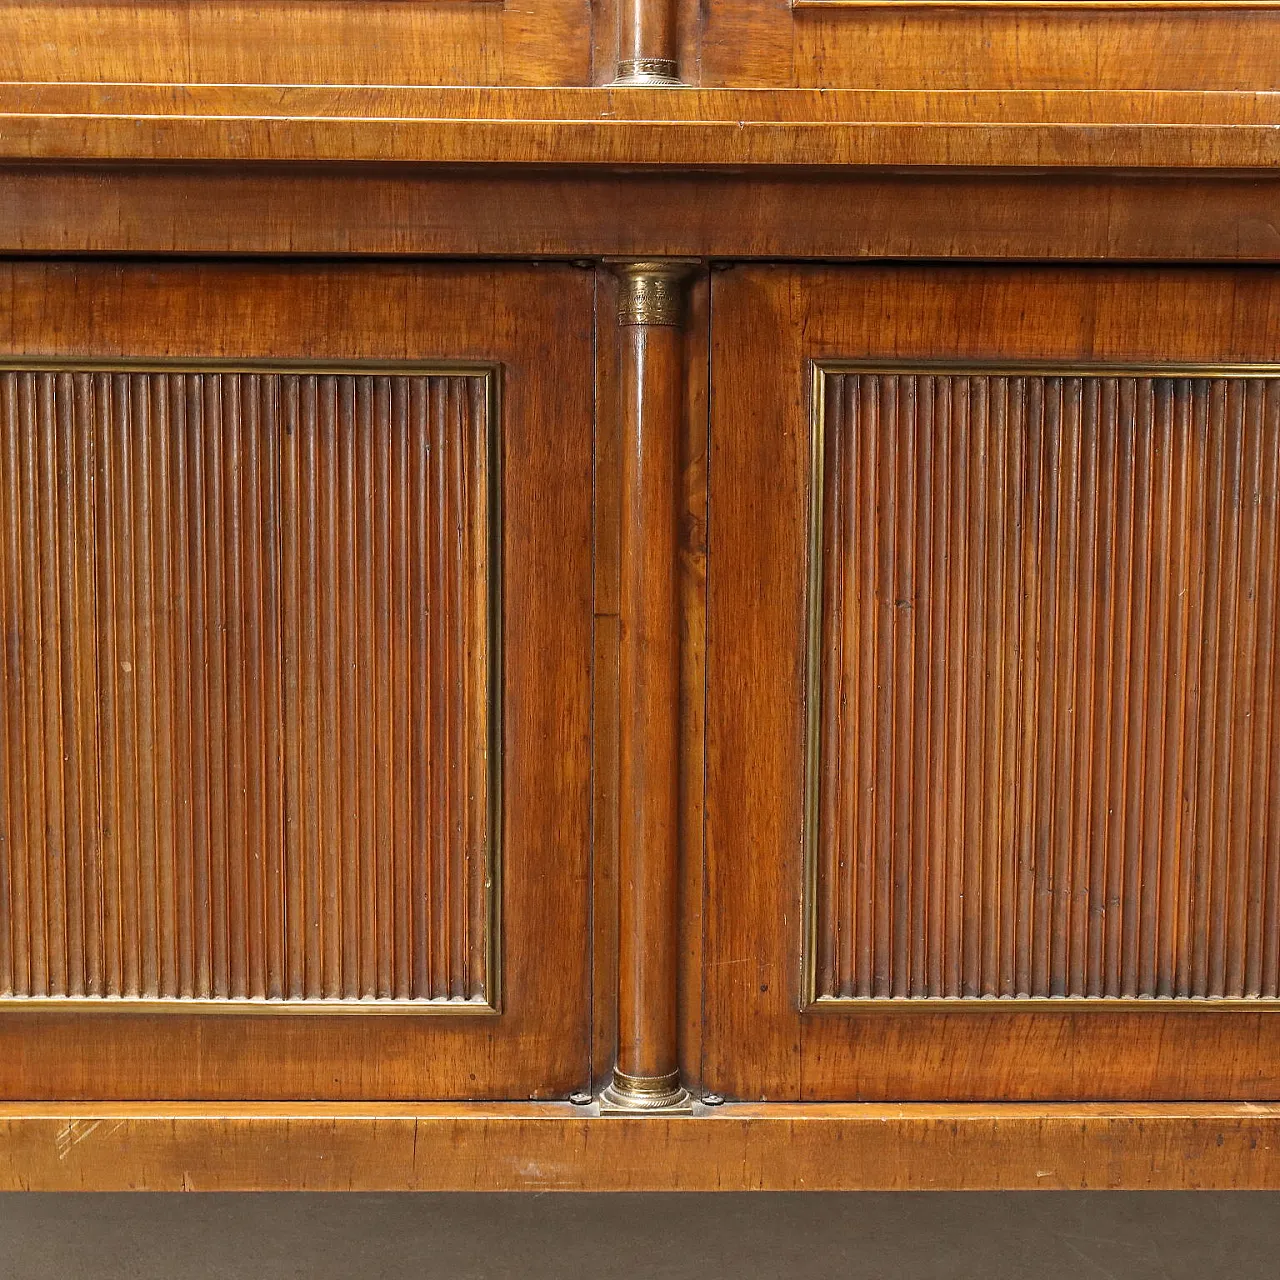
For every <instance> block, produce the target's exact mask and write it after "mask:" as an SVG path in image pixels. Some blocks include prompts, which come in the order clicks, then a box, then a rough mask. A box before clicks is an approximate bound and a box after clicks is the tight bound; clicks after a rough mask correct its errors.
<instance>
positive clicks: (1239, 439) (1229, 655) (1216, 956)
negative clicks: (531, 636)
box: [1208, 378, 1244, 996]
mask: <svg viewBox="0 0 1280 1280" xmlns="http://www.w3.org/2000/svg"><path fill="white" fill-rule="evenodd" d="M1243 396H1244V385H1243V384H1242V383H1241V382H1240V381H1239V380H1238V379H1234V378H1233V379H1231V380H1230V381H1229V382H1228V384H1227V397H1226V406H1225V411H1224V420H1223V423H1222V427H1223V430H1224V434H1225V435H1226V445H1225V448H1226V455H1227V459H1228V463H1227V467H1226V470H1225V474H1224V476H1223V523H1224V526H1225V527H1224V529H1223V545H1222V559H1223V573H1222V579H1221V581H1222V595H1221V597H1220V599H1219V602H1218V605H1219V617H1220V619H1221V621H1220V623H1219V627H1220V630H1219V645H1218V649H1217V655H1216V658H1217V676H1216V679H1217V686H1218V699H1217V705H1216V708H1215V710H1216V724H1215V730H1214V736H1215V742H1216V746H1217V751H1216V753H1215V754H1214V757H1213V760H1214V769H1213V791H1212V795H1213V824H1212V828H1211V830H1212V840H1213V860H1212V870H1211V874H1210V914H1209V987H1208V992H1209V994H1210V995H1211V996H1222V995H1225V994H1226V977H1227V946H1228V930H1229V921H1230V911H1231V896H1232V895H1231V883H1230V882H1231V873H1232V863H1233V858H1232V848H1231V837H1232V832H1231V829H1230V825H1229V819H1230V812H1229V810H1230V804H1231V791H1232V776H1233V773H1234V770H1233V767H1232V766H1233V764H1234V761H1233V759H1232V754H1233V748H1234V745H1235V744H1234V733H1233V728H1234V721H1235V700H1236V690H1235V688H1234V687H1233V685H1232V676H1233V674H1234V669H1235V654H1236V637H1237V633H1238V630H1239V608H1240V551H1241V548H1240V540H1241V539H1240V534H1241V529H1240V515H1241V497H1242V492H1241V491H1242V479H1243V467H1244V457H1243V451H1244V440H1243V425H1244V412H1243V405H1242V404H1241V400H1242V399H1243Z"/></svg>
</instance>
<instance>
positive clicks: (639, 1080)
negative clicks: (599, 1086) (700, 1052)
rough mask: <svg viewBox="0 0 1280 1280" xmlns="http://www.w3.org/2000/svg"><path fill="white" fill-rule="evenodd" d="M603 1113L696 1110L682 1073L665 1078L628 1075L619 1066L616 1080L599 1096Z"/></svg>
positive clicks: (668, 1113) (675, 1073)
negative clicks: (682, 1080)
mask: <svg viewBox="0 0 1280 1280" xmlns="http://www.w3.org/2000/svg"><path fill="white" fill-rule="evenodd" d="M600 1110H601V1111H602V1112H608V1111H612V1112H622V1111H625V1112H630V1113H631V1114H633V1115H634V1114H635V1113H636V1112H654V1111H661V1112H664V1113H666V1114H667V1115H670V1114H671V1113H672V1112H676V1113H681V1112H683V1113H688V1112H691V1111H692V1110H693V1098H692V1096H691V1095H690V1093H689V1091H688V1089H685V1088H683V1087H682V1086H681V1084H680V1073H679V1072H678V1071H673V1072H671V1074H670V1075H665V1076H629V1075H627V1073H626V1072H625V1071H619V1070H618V1069H617V1068H616V1067H615V1068H614V1072H613V1081H612V1083H610V1084H607V1085H606V1086H605V1087H604V1089H603V1091H602V1092H601V1094H600Z"/></svg>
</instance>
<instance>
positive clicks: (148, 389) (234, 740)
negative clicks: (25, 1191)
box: [0, 367, 497, 1011]
mask: <svg viewBox="0 0 1280 1280" xmlns="http://www.w3.org/2000/svg"><path fill="white" fill-rule="evenodd" d="M488 384H489V378H487V377H486V376H484V375H478V376H474V377H467V376H453V377H449V376H444V377H439V376H437V377H432V376H429V375H427V374H418V375H416V376H410V375H393V374H383V375H380V376H373V375H371V374H365V375H360V376H357V375H352V374H345V375H336V376H335V375H322V374H316V373H310V374H296V373H290V374H281V373H259V372H253V373H243V374H241V373H216V372H176V371H175V372H165V371H154V372H126V371H118V372H96V373H95V372H88V371H77V370H76V369H75V368H74V367H72V368H70V369H66V370H63V371H59V372H54V371H38V370H26V371H10V372H5V373H0V442H2V443H0V493H3V495H4V498H3V506H2V508H0V509H2V510H3V513H4V514H3V516H2V517H0V530H2V531H3V543H2V549H0V584H3V588H2V589H0V631H2V632H3V634H4V635H5V637H6V638H7V643H6V646H5V659H6V661H5V663H4V666H3V668H2V669H0V707H3V708H4V735H3V736H4V742H5V751H4V754H3V757H2V758H0V797H3V801H2V802H0V996H7V997H9V998H17V997H46V998H48V997H70V998H74V999H82V1000H88V1001H89V1002H90V1003H92V1002H93V1001H94V999H95V998H98V999H101V998H108V999H110V998H120V999H123V1000H125V1001H129V1000H136V999H138V998H144V999H149V1000H156V999H161V1000H177V1001H179V1002H181V1001H183V1000H190V999H193V998H194V999H198V1000H213V1001H217V1002H220V1003H223V1004H225V1003H226V1002H228V1001H231V1002H239V1001H245V1000H263V999H269V1000H284V1001H285V1002H286V1004H288V1005H292V1003H293V1002H294V1001H325V1002H332V1001H343V1000H346V1001H355V1000H359V1001H368V1000H376V1001H398V1002H407V1003H408V1004H409V1006H410V1007H413V1006H414V1003H415V1002H419V1001H425V1002H437V1003H442V1004H443V1006H444V1007H447V1008H453V1007H458V1006H462V1007H465V1006H467V1005H468V1004H470V1005H474V1006H478V1008H479V1009H480V1010H482V1011H483V1010H484V1009H486V1008H487V1007H488V1006H489V1004H492V1003H494V998H493V997H494V992H493V990H492V984H491V982H490V977H491V975H490V973H489V967H490V966H489V953H490V950H491V948H492V946H493V943H494V941H495V939H494V938H493V937H492V934H491V930H490V919H489V917H490V907H491V903H492V901H493V892H494V888H495V883H494V871H495V869H496V858H495V857H494V853H495V850H494V846H493V840H492V826H491V823H490V818H489V814H490V807H491V801H492V799H493V798H494V791H493V789H492V787H491V782H490V769H491V755H492V752H491V740H492V736H493V734H494V733H495V732H496V730H497V726H496V724H493V723H492V721H491V715H490V707H491V703H493V701H494V698H493V694H494V688H493V686H492V685H491V681H490V678H489V673H490V665H491V664H490V659H491V654H490V633H491V627H492V622H491V613H492V610H491V606H490V599H491V595H492V587H493V584H494V579H493V576H492V572H491V562H492V556H491V553H490V544H491V542H492V541H493V540H494V538H495V536H496V528H495V527H494V526H493V523H492V521H491V511H490V501H489V488H490V485H489V469H490V456H491V448H490V434H491V429H492V426H493V425H494V424H492V423H491V420H490V413H489V389H488ZM112 1003H114V1000H112Z"/></svg>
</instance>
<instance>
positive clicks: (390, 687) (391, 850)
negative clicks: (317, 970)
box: [369, 377, 403, 999]
mask: <svg viewBox="0 0 1280 1280" xmlns="http://www.w3.org/2000/svg"><path fill="white" fill-rule="evenodd" d="M392 385H393V384H392V380H391V379H390V378H387V377H378V378H375V379H374V382H373V396H372V408H371V413H372V419H373V424H372V425H373V439H372V442H371V444H370V448H371V449H372V452H373V458H372V461H373V476H372V482H371V483H372V487H373V492H372V494H371V495H370V499H371V500H370V502H369V508H370V511H369V517H370V520H371V521H372V523H373V546H372V549H371V555H372V558H373V565H374V569H373V573H372V574H371V583H370V586H371V588H372V595H373V600H372V608H373V619H374V627H373V636H372V637H371V640H372V642H373V644H374V689H373V699H372V704H371V712H372V718H373V733H372V735H371V737H372V740H373V747H374V759H373V765H374V769H375V788H374V801H373V813H372V815H371V817H372V824H373V831H372V840H371V852H372V857H373V860H374V876H375V881H374V885H373V895H372V897H373V901H372V904H371V905H372V910H371V912H370V913H369V914H370V918H371V921H372V931H373V935H374V936H373V951H374V957H375V959H374V965H373V971H372V973H371V975H370V986H371V988H372V992H373V994H374V995H375V996H377V997H378V998H380V999H386V998H387V997H389V996H390V995H391V993H392V990H393V988H394V985H395V936H394V935H395V918H396V915H397V911H396V903H397V901H403V900H402V899H397V898H396V897H395V896H394V891H393V887H392V886H393V883H394V877H395V859H396V856H397V848H396V834H397V833H396V823H395V803H396V797H395V793H394V791H393V789H392V770H393V769H394V767H395V764H394V761H395V709H394V691H395V685H394V683H393V682H392V681H393V672H394V670H395V633H394V630H393V622H392V614H391V601H392V598H393V594H394V592H395V583H394V580H393V574H394V570H395V565H394V561H393V560H392V555H391V496H392V493H391V448H392V443H391V433H392V430H393V426H392V422H393V418H392V407H391V388H392Z"/></svg>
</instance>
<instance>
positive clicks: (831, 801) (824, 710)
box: [808, 376, 854, 995]
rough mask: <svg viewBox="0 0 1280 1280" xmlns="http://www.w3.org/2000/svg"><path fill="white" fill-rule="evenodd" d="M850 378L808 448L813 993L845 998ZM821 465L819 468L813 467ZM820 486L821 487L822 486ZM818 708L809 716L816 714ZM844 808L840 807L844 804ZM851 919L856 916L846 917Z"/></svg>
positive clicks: (836, 385)
mask: <svg viewBox="0 0 1280 1280" xmlns="http://www.w3.org/2000/svg"><path fill="white" fill-rule="evenodd" d="M846 381H847V380H846V379H844V378H841V377H839V376H835V377H831V378H826V379H824V381H823V386H822V396H823V409H822V418H821V423H820V426H819V424H815V426H816V427H818V428H819V429H820V430H821V433H822V434H821V437H820V438H819V437H818V436H817V435H815V436H814V438H813V440H812V444H811V447H812V448H813V449H815V450H820V451H821V452H820V456H821V459H822V462H821V466H822V470H821V473H820V474H819V473H816V472H811V475H812V483H813V484H814V486H815V488H814V489H813V491H812V492H811V494H810V501H811V502H816V503H818V504H820V510H821V513H822V514H821V524H820V526H819V525H818V524H816V523H815V524H814V525H813V529H814V532H815V535H816V536H817V537H818V538H819V539H820V541H819V543H818V545H817V546H816V547H814V548H813V549H812V551H811V554H815V555H817V556H818V558H819V562H820V563H821V565H822V576H821V578H817V577H815V576H813V575H812V574H811V576H810V579H809V581H810V583H811V584H812V583H815V582H820V583H821V586H820V588H819V589H820V599H819V600H818V601H815V600H810V601H809V608H810V609H815V608H820V609H821V613H820V615H819V618H818V626H819V632H818V635H819V641H818V651H817V653H815V654H812V655H811V656H810V661H811V662H816V663H817V670H816V671H811V672H810V673H809V679H810V683H809V686H808V687H809V689H810V691H811V692H813V691H816V693H817V697H818V704H819V708H820V710H819V712H818V715H819V720H818V724H819V725H820V727H821V729H822V730H823V737H822V741H821V743H820V745H819V747H818V758H817V759H816V760H812V761H810V762H809V764H810V767H811V768H816V769H820V770H821V778H820V780H819V782H818V794H819V797H820V806H821V807H820V808H819V811H818V814H817V823H818V830H817V832H816V840H817V848H816V849H813V850H811V851H810V856H811V857H812V858H813V867H812V874H813V875H814V876H815V877H816V878H817V891H818V901H817V903H816V904H814V905H815V909H816V910H815V924H816V936H815V937H814V938H813V939H812V943H813V946H814V949H815V954H814V956H813V966H814V976H813V981H814V988H815V991H816V992H817V993H818V994H821V995H831V994H843V977H844V975H843V973H842V972H841V964H840V957H841V954H842V953H843V950H844V948H845V947H846V946H847V945H848V941H849V939H848V931H847V930H846V929H844V928H842V927H841V923H840V922H841V919H842V915H841V909H842V907H843V906H845V905H846V904H845V902H844V893H845V889H846V885H845V880H844V876H843V874H842V870H843V868H844V866H845V847H844V843H843V840H842V835H843V832H842V828H841V818H842V817H843V816H844V815H851V814H852V813H853V809H854V806H853V804H852V802H851V801H850V799H849V798H848V797H847V796H845V794H844V791H843V778H844V772H845V770H846V769H847V768H848V764H849V759H850V755H851V753H850V751H848V750H847V749H845V747H844V744H845V742H846V741H847V740H848V735H847V733H846V732H845V718H844V716H843V715H842V714H841V709H842V706H843V695H844V689H843V686H844V680H845V676H846V668H845V654H844V646H843V640H844V631H845V628H844V625H843V624H844V607H845V603H846V597H845V594H844V590H843V587H844V582H843V576H844V575H843V570H844V567H845V559H844V557H845V552H846V547H845V543H844V540H843V539H842V537H841V518H842V516H843V514H844V513H843V510H842V508H841V505H840V499H841V497H842V495H843V494H844V493H845V492H846V486H845V483H844V476H843V475H842V473H841V464H842V460H843V451H844V441H845V423H844V421H843V418H842V416H841V413H840V406H841V404H842V396H843V393H844V390H845V384H846ZM815 465H816V463H815ZM817 486H821V487H820V488H818V487H817ZM813 710H814V709H813V708H810V709H809V713H810V714H811V715H812V714H813ZM842 800H844V801H845V803H844V805H843V807H842V806H841V801H842ZM843 918H844V919H851V918H852V917H851V915H848V914H846V915H844V916H843Z"/></svg>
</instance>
